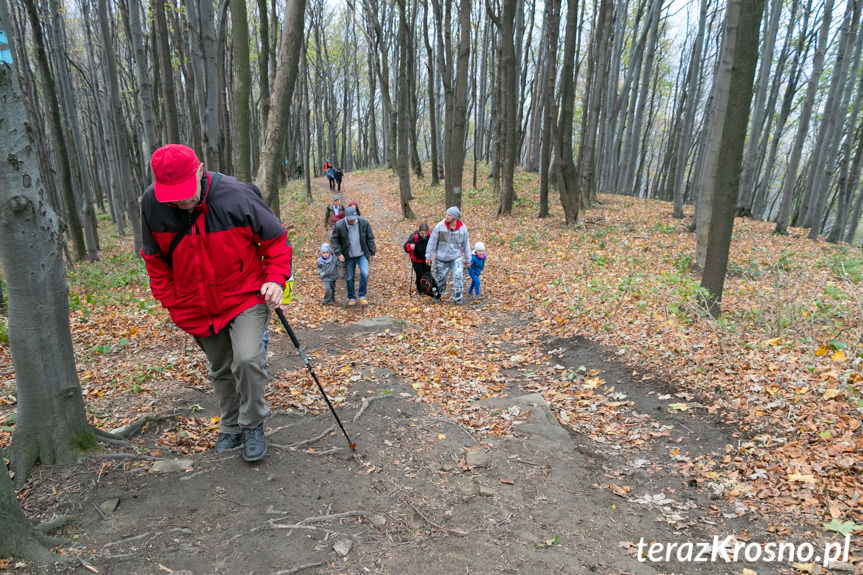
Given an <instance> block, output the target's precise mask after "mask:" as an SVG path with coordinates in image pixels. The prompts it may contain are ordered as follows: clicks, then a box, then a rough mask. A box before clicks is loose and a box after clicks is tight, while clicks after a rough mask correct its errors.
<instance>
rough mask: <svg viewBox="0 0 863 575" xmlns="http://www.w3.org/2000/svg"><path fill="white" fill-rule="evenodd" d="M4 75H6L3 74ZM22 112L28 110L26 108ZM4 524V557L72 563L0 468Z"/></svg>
mask: <svg viewBox="0 0 863 575" xmlns="http://www.w3.org/2000/svg"><path fill="white" fill-rule="evenodd" d="M2 75H3V72H0V76H2ZM0 84H2V80H0ZM0 91H5V87H0ZM21 111H22V112H23V111H24V108H23V106H22V108H21ZM0 523H2V525H3V529H2V530H0V557H15V558H16V559H21V560H24V561H29V562H34V563H42V564H50V563H54V562H56V561H69V558H67V557H65V556H64V555H59V554H56V553H53V552H51V551H50V549H49V547H52V546H54V545H56V544H57V542H56V541H54V540H52V539H51V538H50V537H46V536H45V535H43V534H42V533H40V532H39V531H37V530H36V528H35V527H34V526H33V524H32V523H30V521H29V520H28V519H27V517H26V516H25V515H24V513H23V512H22V511H21V505H19V503H18V498H17V497H16V496H15V490H14V487H13V486H12V480H11V479H10V478H9V473H8V472H7V471H6V466H5V465H0Z"/></svg>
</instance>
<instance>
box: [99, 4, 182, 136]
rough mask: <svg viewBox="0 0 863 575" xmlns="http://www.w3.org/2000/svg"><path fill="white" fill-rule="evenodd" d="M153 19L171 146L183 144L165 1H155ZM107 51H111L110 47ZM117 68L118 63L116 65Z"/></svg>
mask: <svg viewBox="0 0 863 575" xmlns="http://www.w3.org/2000/svg"><path fill="white" fill-rule="evenodd" d="M152 7H153V19H154V25H155V30H156V45H155V46H154V49H155V50H156V53H157V54H158V57H159V80H160V81H161V83H162V106H163V111H164V120H165V127H166V129H167V130H168V142H167V143H169V144H181V143H182V142H180V123H179V120H178V119H177V100H176V96H175V94H176V91H175V90H174V67H173V66H172V65H171V60H172V58H171V48H170V46H169V45H168V23H167V21H166V20H165V0H153V4H152ZM106 49H110V46H109V47H107V48H106ZM115 67H116V63H115Z"/></svg>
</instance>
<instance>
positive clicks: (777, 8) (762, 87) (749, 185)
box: [737, 0, 783, 217]
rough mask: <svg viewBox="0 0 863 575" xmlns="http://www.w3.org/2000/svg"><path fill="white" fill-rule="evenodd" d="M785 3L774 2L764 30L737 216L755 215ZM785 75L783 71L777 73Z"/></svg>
mask: <svg viewBox="0 0 863 575" xmlns="http://www.w3.org/2000/svg"><path fill="white" fill-rule="evenodd" d="M782 4H783V0H771V2H770V18H769V20H768V23H767V28H766V29H765V30H764V47H763V48H762V50H761V62H760V64H759V70H758V81H757V82H756V84H755V85H756V87H757V90H756V92H755V101H754V102H753V103H752V126H751V127H750V130H749V143H748V146H747V147H746V155H745V156H744V160H743V172H742V173H741V175H740V190H739V191H738V193H737V213H738V215H741V216H747V217H748V216H751V215H752V210H751V206H752V198H753V195H754V188H755V180H756V169H757V166H758V151H759V150H760V149H761V134H762V130H763V129H764V121H765V119H766V115H767V114H768V113H772V110H767V108H766V101H767V87H768V85H769V84H770V67H771V66H772V65H773V51H774V49H775V47H776V35H777V33H778V31H779V16H780V15H781V14H782ZM776 73H777V74H781V73H782V70H777V72H776Z"/></svg>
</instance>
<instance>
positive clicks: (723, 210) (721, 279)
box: [701, 0, 764, 317]
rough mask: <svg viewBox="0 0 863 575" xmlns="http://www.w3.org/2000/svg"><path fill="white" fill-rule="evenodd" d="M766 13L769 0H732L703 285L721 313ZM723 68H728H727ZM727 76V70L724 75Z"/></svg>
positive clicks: (711, 303)
mask: <svg viewBox="0 0 863 575" xmlns="http://www.w3.org/2000/svg"><path fill="white" fill-rule="evenodd" d="M763 11H764V0H729V1H728V12H727V18H726V27H725V33H726V37H725V42H724V47H723V51H724V52H726V51H727V54H725V53H724V54H723V57H722V61H723V68H725V67H726V66H731V68H730V69H729V70H727V76H728V81H727V82H722V83H719V84H718V85H717V89H719V90H723V91H724V90H727V91H728V92H729V95H728V97H727V98H724V99H726V101H727V107H726V110H725V113H724V114H723V115H722V116H723V117H722V122H723V124H724V127H723V129H722V132H721V133H722V142H721V145H720V152H719V158H718V160H717V162H716V163H717V170H716V176H715V177H714V179H713V182H714V186H713V189H712V190H710V192H711V194H712V195H713V202H712V205H713V210H712V216H711V220H710V233H709V236H708V240H707V258H706V260H705V264H704V273H703V275H702V277H701V287H703V288H705V289H706V290H707V291H708V293H709V294H710V295H709V297H708V305H709V309H710V313H711V315H713V316H714V317H717V316H718V315H719V314H720V312H721V302H722V292H723V288H724V285H725V273H726V270H727V269H728V252H729V249H730V247H731V232H732V230H733V227H734V212H735V208H736V205H737V190H738V189H739V186H740V164H741V161H742V159H743V147H744V143H745V141H746V127H747V124H748V123H749V114H750V110H751V107H752V89H753V82H754V79H755V67H756V65H757V63H758V29H759V27H760V24H761V15H762V12H763ZM723 71H724V70H723ZM724 75H725V74H723V76H724Z"/></svg>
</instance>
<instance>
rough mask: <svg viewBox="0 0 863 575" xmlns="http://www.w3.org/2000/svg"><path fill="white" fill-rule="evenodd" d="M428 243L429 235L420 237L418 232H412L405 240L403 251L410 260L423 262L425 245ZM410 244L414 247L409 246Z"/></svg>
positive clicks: (424, 260) (424, 259)
mask: <svg viewBox="0 0 863 575" xmlns="http://www.w3.org/2000/svg"><path fill="white" fill-rule="evenodd" d="M428 243H429V237H428V236H426V237H422V236H421V235H420V233H419V232H414V233H412V234H411V235H410V237H408V241H406V242H405V245H404V248H405V251H406V252H407V253H408V255H409V256H410V258H411V261H412V262H416V263H418V264H424V263H425V262H426V246H427V245H428ZM410 244H414V249H413V250H412V249H411V248H410Z"/></svg>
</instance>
